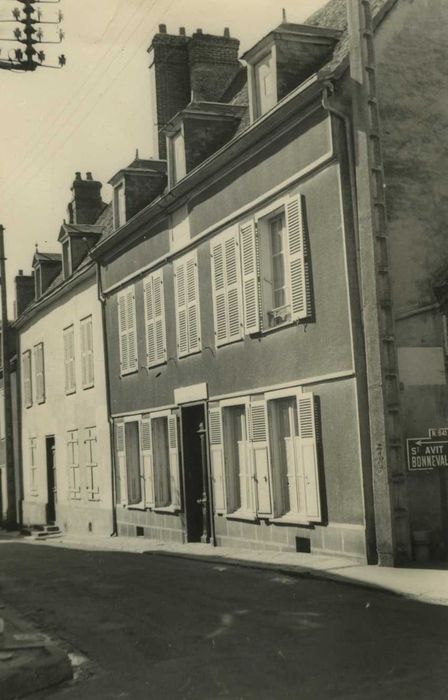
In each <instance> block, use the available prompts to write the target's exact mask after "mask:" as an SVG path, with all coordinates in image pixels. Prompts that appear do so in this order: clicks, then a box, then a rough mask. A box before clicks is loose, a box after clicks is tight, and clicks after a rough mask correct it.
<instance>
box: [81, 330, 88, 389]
mask: <svg viewBox="0 0 448 700" xmlns="http://www.w3.org/2000/svg"><path fill="white" fill-rule="evenodd" d="M81 380H82V385H83V386H86V385H87V384H88V379H87V322H86V321H81Z"/></svg>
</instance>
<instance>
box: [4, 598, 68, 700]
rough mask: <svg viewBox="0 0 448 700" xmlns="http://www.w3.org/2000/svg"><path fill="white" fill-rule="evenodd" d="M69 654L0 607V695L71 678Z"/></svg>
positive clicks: (8, 696) (29, 690) (11, 696)
mask: <svg viewBox="0 0 448 700" xmlns="http://www.w3.org/2000/svg"><path fill="white" fill-rule="evenodd" d="M72 676H73V671H72V665H71V663H70V659H69V656H68V655H67V653H66V652H65V651H64V650H63V649H61V648H60V647H59V646H57V644H56V643H55V642H53V641H52V640H51V639H50V638H49V637H48V636H47V635H46V634H43V633H41V632H38V631H37V630H36V629H35V628H33V627H32V626H31V625H29V624H28V623H27V622H25V621H24V620H23V619H21V618H20V617H19V616H18V615H17V614H16V613H15V612H13V611H12V610H11V609H9V608H6V607H2V608H1V610H0V698H1V699H2V700H14V699H15V698H20V697H22V696H24V695H28V694H29V693H33V692H36V691H39V690H43V689H45V688H49V687H51V686H54V685H57V684H59V683H62V682H63V681H66V680H70V679H71V678H72Z"/></svg>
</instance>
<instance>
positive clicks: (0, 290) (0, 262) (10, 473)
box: [0, 225, 17, 526]
mask: <svg viewBox="0 0 448 700" xmlns="http://www.w3.org/2000/svg"><path fill="white" fill-rule="evenodd" d="M4 232H5V229H4V227H3V226H1V225H0V296H1V310H2V355H3V401H4V416H5V465H6V489H7V498H8V508H7V511H6V522H7V524H8V525H10V526H14V525H16V524H17V502H16V479H15V465H14V446H13V426H12V396H11V368H10V364H9V328H8V304H7V292H6V271H5V270H6V265H5V263H6V258H5V241H4Z"/></svg>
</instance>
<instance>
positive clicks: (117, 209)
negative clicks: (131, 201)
mask: <svg viewBox="0 0 448 700" xmlns="http://www.w3.org/2000/svg"><path fill="white" fill-rule="evenodd" d="M114 223H115V228H120V226H123V224H125V223H126V197H125V191H124V183H121V184H120V185H117V186H116V187H115V189H114Z"/></svg>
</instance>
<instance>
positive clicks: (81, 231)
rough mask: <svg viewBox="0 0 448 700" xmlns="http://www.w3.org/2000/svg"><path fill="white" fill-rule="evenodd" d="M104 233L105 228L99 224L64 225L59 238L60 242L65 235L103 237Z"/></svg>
mask: <svg viewBox="0 0 448 700" xmlns="http://www.w3.org/2000/svg"><path fill="white" fill-rule="evenodd" d="M102 232H103V227H102V226H98V224H67V223H65V221H64V223H63V224H62V226H61V230H60V233H59V236H58V241H60V240H61V239H62V238H64V234H66V233H67V234H75V235H77V236H86V235H89V234H96V235H97V236H98V235H101V234H102Z"/></svg>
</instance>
